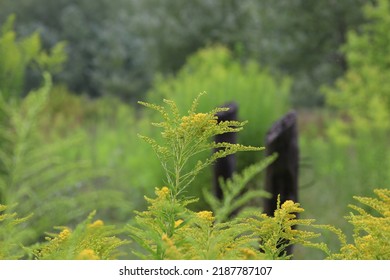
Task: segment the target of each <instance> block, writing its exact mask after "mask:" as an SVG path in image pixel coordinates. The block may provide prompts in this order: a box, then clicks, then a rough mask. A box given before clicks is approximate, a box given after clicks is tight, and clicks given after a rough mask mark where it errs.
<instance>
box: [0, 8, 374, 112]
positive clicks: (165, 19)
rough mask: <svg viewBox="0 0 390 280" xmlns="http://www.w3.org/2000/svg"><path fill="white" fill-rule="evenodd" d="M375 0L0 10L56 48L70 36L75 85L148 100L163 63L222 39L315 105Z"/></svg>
mask: <svg viewBox="0 0 390 280" xmlns="http://www.w3.org/2000/svg"><path fill="white" fill-rule="evenodd" d="M368 1H369V0H346V1H334V0H332V1H325V0H321V1H309V2H308V1H303V0H292V1H291V0H289V1H288V0H281V1H266V0H263V1H255V0H244V1H239V0H227V1H226V0H225V1H222V0H219V1H209V0H201V1H192V2H188V1H179V0H167V1H156V0H145V1H136V0H119V1H109V0H97V1H87V0H80V1H76V0H66V1H65V0H59V1H55V2H53V1H48V0H37V1H34V2H32V1H26V0H17V1H11V0H4V1H3V3H2V6H3V7H2V10H1V12H0V19H1V18H4V17H5V15H7V14H9V13H10V12H15V13H16V14H17V17H18V18H19V19H20V21H19V24H18V30H20V31H21V32H22V34H23V32H24V33H26V32H27V33H31V31H32V30H36V29H38V30H39V31H40V32H41V33H42V36H43V40H44V44H45V46H47V47H50V46H52V45H53V44H54V43H55V42H58V41H59V40H66V41H67V42H68V55H69V60H68V63H67V64H66V66H65V71H64V72H63V73H62V74H61V76H60V77H59V78H60V80H61V81H63V82H65V83H66V84H67V85H68V86H69V87H70V88H71V89H72V90H74V91H76V92H87V93H88V94H89V95H91V96H101V95H107V94H109V95H111V94H115V95H119V96H121V97H123V98H125V99H140V98H139V97H140V96H141V95H143V93H144V92H146V91H147V89H148V88H149V87H150V86H151V83H152V81H153V77H154V76H155V74H156V73H157V72H162V73H163V74H170V73H175V72H176V71H177V70H178V69H180V68H181V66H182V65H184V63H185V62H186V59H187V57H188V56H189V55H191V54H192V53H194V52H195V51H197V50H198V49H199V48H202V47H205V46H208V45H210V44H215V43H219V44H223V45H226V46H228V47H229V48H230V49H231V50H235V51H238V53H239V54H240V56H241V59H242V60H247V59H249V58H250V59H257V60H258V61H259V62H260V63H262V64H263V65H264V64H265V65H268V66H269V67H270V68H272V69H274V70H275V71H276V72H280V71H283V73H285V74H288V75H290V76H292V77H293V78H294V84H293V94H292V100H293V101H294V105H296V106H311V105H321V104H322V101H323V98H322V95H321V94H320V91H319V90H318V88H319V86H320V85H321V84H324V83H325V84H331V83H332V82H333V81H334V80H335V79H336V78H337V77H338V76H340V75H341V74H342V73H343V72H344V71H345V69H346V64H345V59H344V57H343V55H342V53H341V52H340V50H339V46H340V45H341V44H343V43H344V42H345V34H346V31H347V30H348V29H350V28H354V27H355V26H357V24H358V23H360V22H362V20H363V18H362V14H361V9H360V7H361V5H362V4H364V3H366V2H368ZM2 22H4V20H2Z"/></svg>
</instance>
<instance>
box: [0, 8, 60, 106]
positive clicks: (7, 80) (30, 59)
mask: <svg viewBox="0 0 390 280" xmlns="http://www.w3.org/2000/svg"><path fill="white" fill-rule="evenodd" d="M14 21H15V16H14V15H11V16H9V17H8V19H7V21H6V22H5V23H3V25H2V26H1V31H0V59H1V65H0V92H2V94H3V98H5V99H9V98H15V97H20V96H21V94H22V93H23V90H24V84H25V76H26V70H27V69H28V67H32V66H34V67H36V68H37V69H39V71H49V72H51V73H54V72H58V71H59V70H60V69H61V65H62V64H63V62H64V61H65V60H66V55H65V53H64V47H65V45H64V43H63V42H59V43H58V44H56V45H55V46H54V47H53V48H52V49H51V50H50V51H49V52H46V51H44V50H43V48H42V43H41V39H40V36H39V34H38V33H33V34H32V35H29V36H28V37H25V38H22V39H18V38H17V35H16V32H15V31H14Z"/></svg>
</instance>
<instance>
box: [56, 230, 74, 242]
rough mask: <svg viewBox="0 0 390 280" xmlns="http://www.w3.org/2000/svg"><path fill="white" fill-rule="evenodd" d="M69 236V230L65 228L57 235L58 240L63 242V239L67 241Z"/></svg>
mask: <svg viewBox="0 0 390 280" xmlns="http://www.w3.org/2000/svg"><path fill="white" fill-rule="evenodd" d="M70 234H71V231H70V229H69V228H65V229H63V230H62V231H61V232H60V233H59V234H58V238H59V239H60V240H65V239H67V238H68V237H69V235H70Z"/></svg>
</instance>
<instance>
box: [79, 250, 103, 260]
mask: <svg viewBox="0 0 390 280" xmlns="http://www.w3.org/2000/svg"><path fill="white" fill-rule="evenodd" d="M77 259H78V260H98V259H99V257H98V256H97V255H96V253H95V251H94V250H92V249H84V250H82V251H81V252H80V253H79V254H78V256H77Z"/></svg>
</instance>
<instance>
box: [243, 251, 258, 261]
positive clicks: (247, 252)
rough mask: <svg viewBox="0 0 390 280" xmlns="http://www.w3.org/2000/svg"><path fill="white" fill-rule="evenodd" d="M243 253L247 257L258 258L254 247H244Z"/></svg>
mask: <svg viewBox="0 0 390 280" xmlns="http://www.w3.org/2000/svg"><path fill="white" fill-rule="evenodd" d="M241 253H243V255H244V258H245V259H253V258H256V255H257V254H256V253H255V251H253V250H252V249H248V248H244V249H241Z"/></svg>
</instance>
